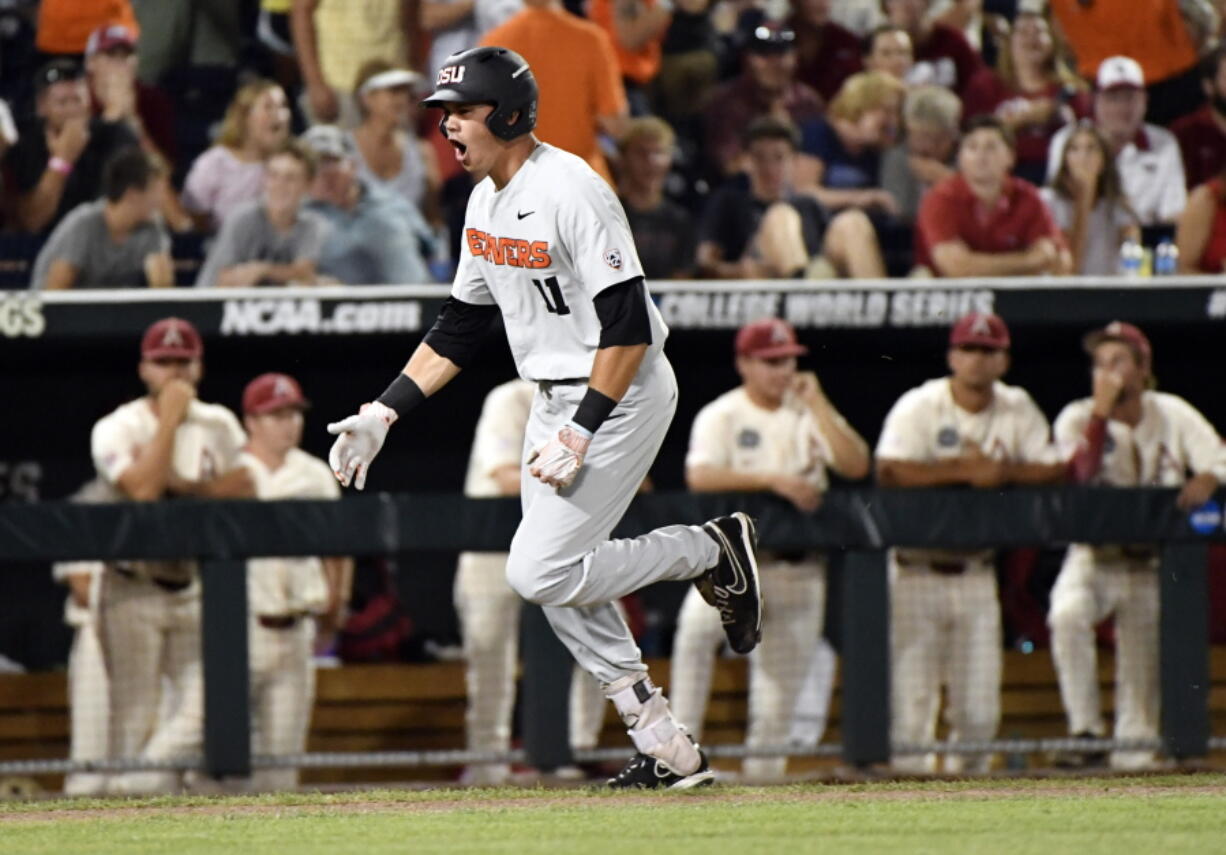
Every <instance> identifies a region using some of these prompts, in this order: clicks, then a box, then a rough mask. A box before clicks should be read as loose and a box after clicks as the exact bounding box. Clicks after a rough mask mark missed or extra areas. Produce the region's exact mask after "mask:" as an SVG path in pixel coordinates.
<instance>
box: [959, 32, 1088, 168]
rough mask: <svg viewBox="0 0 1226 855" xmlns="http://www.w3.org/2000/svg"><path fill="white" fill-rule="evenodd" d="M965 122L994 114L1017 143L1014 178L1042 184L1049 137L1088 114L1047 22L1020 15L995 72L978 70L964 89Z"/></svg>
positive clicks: (1081, 86)
mask: <svg viewBox="0 0 1226 855" xmlns="http://www.w3.org/2000/svg"><path fill="white" fill-rule="evenodd" d="M962 107H963V115H964V116H965V117H966V118H968V119H973V118H974V117H975V116H981V115H984V114H995V115H996V116H998V117H999V118H1000V120H1001V121H1002V122H1004V123H1005V126H1006V127H1008V128H1009V130H1011V131H1012V132H1013V135H1014V137H1015V138H1016V139H1017V165H1016V166H1015V167H1014V174H1015V175H1017V176H1019V177H1021V178H1025V179H1026V180H1027V181H1029V182H1031V183H1032V184H1041V183H1042V182H1043V179H1044V176H1045V174H1046V172H1047V149H1048V146H1049V145H1050V143H1051V138H1052V137H1053V136H1054V135H1055V133H1056V131H1058V130H1059V129H1060V128H1061V127H1063V126H1064V125H1065V124H1067V123H1068V122H1069V121H1070V120H1072V119H1073V118H1084V117H1085V116H1088V115H1090V107H1091V100H1090V95H1089V92H1088V91H1087V90H1086V86H1085V84H1084V83H1083V82H1082V81H1081V80H1080V78H1078V77H1077V75H1076V73H1074V72H1073V70H1072V69H1071V68H1069V67H1068V65H1067V64H1065V62H1064V60H1063V59H1062V58H1061V57H1060V52H1059V51H1058V50H1057V49H1056V41H1055V38H1054V37H1053V35H1052V31H1051V25H1050V24H1049V23H1048V21H1047V18H1046V17H1045V16H1044V15H1042V14H1040V13H1038V12H1032V11H1023V12H1019V13H1018V15H1017V17H1016V18H1015V19H1014V21H1013V29H1012V31H1011V32H1010V33H1009V38H1008V39H1006V40H1005V41H1004V43H1003V44H1002V45H1001V47H1000V54H999V55H998V57H997V60H996V69H995V70H993V69H990V68H982V69H980V70H979V71H978V72H976V73H975V76H974V77H972V78H971V80H970V83H968V84H967V87H966V93H965V95H964V97H963V102H962Z"/></svg>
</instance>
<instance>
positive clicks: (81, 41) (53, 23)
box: [35, 0, 140, 53]
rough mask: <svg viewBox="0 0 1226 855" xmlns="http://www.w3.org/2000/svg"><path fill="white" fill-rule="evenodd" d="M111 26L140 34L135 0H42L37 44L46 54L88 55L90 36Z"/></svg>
mask: <svg viewBox="0 0 1226 855" xmlns="http://www.w3.org/2000/svg"><path fill="white" fill-rule="evenodd" d="M107 24H122V25H123V26H125V27H127V28H128V29H129V30H131V31H132V32H133V33H139V32H140V26H139V25H138V24H137V23H136V15H135V14H134V13H133V12H132V3H131V0H42V2H41V3H39V5H38V35H37V37H36V38H35V43H36V44H37V45H38V49H39V50H41V51H42V52H43V53H85V43H86V42H87V41H89V34H90V33H92V32H93V31H94V30H96V29H98V28H99V27H102V26H105V25H107Z"/></svg>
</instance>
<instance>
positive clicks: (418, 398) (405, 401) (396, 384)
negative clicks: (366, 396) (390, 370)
mask: <svg viewBox="0 0 1226 855" xmlns="http://www.w3.org/2000/svg"><path fill="white" fill-rule="evenodd" d="M375 400H376V401H378V402H379V403H380V404H382V405H383V406H385V407H390V408H391V409H392V410H395V412H396V415H397V416H403V415H404V414H405V413H407V412H408V411H409V410H411V409H413V408H414V407H416V406H417V405H418V404H420V403H421V402H422V401H424V400H426V395H425V393H424V392H422V390H421V387H420V386H418V385H417V384H416V383H415V382H413V379H412V378H411V377H407V376H405V375H404V374H397V375H396V379H395V380H393V381H392V384H391V385H390V386H388V387H387V388H386V389H384V390H383V394H382V395H380V396H379V397H378V398H375Z"/></svg>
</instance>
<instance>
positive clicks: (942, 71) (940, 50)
mask: <svg viewBox="0 0 1226 855" xmlns="http://www.w3.org/2000/svg"><path fill="white" fill-rule="evenodd" d="M882 6H883V7H884V8H885V14H886V18H887V19H888V20H889V22H890V23H891V24H893V25H894V26H896V27H901V28H902V29H904V30H906V31H907V33H908V35H910V36H911V44H912V45H913V46H914V48H915V67H914V68H913V69H912V70H911V75H910V77H909V78H908V80H907V82H908V83H911V84H915V85H922V84H935V85H937V86H946V87H948V88H950V89H952V90H954V91H955V92H957V93H958V95H962V94H963V93H964V92H965V90H966V86H967V84H968V83H970V80H971V78H972V77H974V76H975V72H977V71H978V70H979V69H981V68H983V58H982V57H981V56H980V55H979V54H978V53H976V51H975V49H974V48H973V47H971V44H970V42H968V41H967V40H966V36H964V35H962V33H960V32H958V31H957V30H955V29H954V28H953V27H949V26H946V25H945V24H940V23H936V22H934V21H932V20H929V18H928V6H929V0H882Z"/></svg>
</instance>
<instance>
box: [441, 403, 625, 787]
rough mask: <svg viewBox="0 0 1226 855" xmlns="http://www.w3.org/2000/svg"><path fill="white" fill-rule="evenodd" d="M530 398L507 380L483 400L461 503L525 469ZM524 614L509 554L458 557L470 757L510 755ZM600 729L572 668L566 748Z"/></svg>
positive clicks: (597, 705)
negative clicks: (505, 474) (506, 473)
mask: <svg viewBox="0 0 1226 855" xmlns="http://www.w3.org/2000/svg"><path fill="white" fill-rule="evenodd" d="M535 394H536V385H535V384H534V383H529V382H527V381H525V380H512V381H510V382H508V383H503V384H502V385H500V386H495V387H494V388H493V389H491V390H490V392H489V394H488V395H486V397H485V402H484V403H483V404H482V406H481V416H480V418H479V419H478V420H477V430H476V434H475V435H474V437H473V445H472V451H471V453H470V454H469V458H468V472H467V474H466V475H465V478H464V495H466V496H468V497H469V498H473V499H488V498H494V497H497V496H501V495H504V494H503V493H502V492H501V491H500V489H499V487H498V483H497V481H495V479H494V478H493V473H494V472H495V471H496V470H498V469H500V468H502V467H503V466H508V465H509V466H515V467H516V468H517V469H518V468H519V467H521V466H522V464H523V444H524V428H525V427H526V426H527V424H528V416H529V413H530V411H531V408H532V398H533V396H534V395H535ZM521 606H522V601H521V600H520V598H519V596H518V595H517V594H516V593H515V592H514V591H513V590H511V587H510V586H509V585H508V584H507V553H505V552H463V553H461V554H460V561H459V567H458V569H457V571H456V578H455V607H456V612H457V614H458V615H459V617H460V627H461V631H462V634H463V638H464V658H465V660H466V663H467V667H466V670H465V678H466V680H467V684H468V710H467V713H466V724H467V734H468V747H469V748H470V749H472V750H474V751H498V752H505V751H507V750H509V749H510V747H511V713H512V711H513V709H514V706H515V666H516V663H517V662H518V658H519V655H518V654H519V613H520V608H521ZM603 723H604V697H603V696H602V695H601V692H600V686H599V685H598V684H597V683H596V682H595V681H594V680H593V679H592V678H591V677H590V676H589V675H587V674H585V673H583V672H582V671H581V670H580V669H579V668H578V666H576V668H575V673H574V675H573V676H572V678H571V693H570V742H571V746H572V747H574V748H593V747H595V745H596V742H597V739H598V737H599V734H600V727H601V725H602V724H603ZM509 775H510V768H509V767H507V766H503V765H491V764H485V765H482V766H474V767H472V768H471V769H469V770H468V771H467V773H466V780H467V781H468V782H469V783H489V784H496V783H501V782H503V781H505V780H506V779H507V777H508V776H509Z"/></svg>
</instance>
